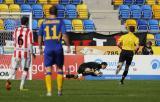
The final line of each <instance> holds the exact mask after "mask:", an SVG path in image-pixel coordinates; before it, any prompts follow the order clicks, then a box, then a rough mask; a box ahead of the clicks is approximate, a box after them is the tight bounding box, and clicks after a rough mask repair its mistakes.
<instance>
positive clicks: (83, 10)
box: [77, 4, 89, 19]
mask: <svg viewBox="0 0 160 102" xmlns="http://www.w3.org/2000/svg"><path fill="white" fill-rule="evenodd" d="M77 12H78V18H80V19H88V17H89V14H88V8H87V5H86V4H79V5H77Z"/></svg>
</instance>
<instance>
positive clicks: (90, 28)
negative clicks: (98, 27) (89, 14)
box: [83, 20, 95, 32]
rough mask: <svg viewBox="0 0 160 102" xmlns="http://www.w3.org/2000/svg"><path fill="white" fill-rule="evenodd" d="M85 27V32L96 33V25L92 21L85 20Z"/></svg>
mask: <svg viewBox="0 0 160 102" xmlns="http://www.w3.org/2000/svg"><path fill="white" fill-rule="evenodd" d="M83 25H84V30H85V31H86V32H94V31H95V25H94V22H93V21H92V20H84V21H83Z"/></svg>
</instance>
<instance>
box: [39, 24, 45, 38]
mask: <svg viewBox="0 0 160 102" xmlns="http://www.w3.org/2000/svg"><path fill="white" fill-rule="evenodd" d="M43 31H44V24H43V23H42V24H41V26H40V28H39V32H38V36H43V34H44V32H43Z"/></svg>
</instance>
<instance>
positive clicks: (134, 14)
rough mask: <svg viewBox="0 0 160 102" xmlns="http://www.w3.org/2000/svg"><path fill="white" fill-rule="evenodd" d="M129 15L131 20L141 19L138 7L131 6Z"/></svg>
mask: <svg viewBox="0 0 160 102" xmlns="http://www.w3.org/2000/svg"><path fill="white" fill-rule="evenodd" d="M130 14H131V18H133V19H140V18H141V8H140V7H139V6H138V5H131V7H130Z"/></svg>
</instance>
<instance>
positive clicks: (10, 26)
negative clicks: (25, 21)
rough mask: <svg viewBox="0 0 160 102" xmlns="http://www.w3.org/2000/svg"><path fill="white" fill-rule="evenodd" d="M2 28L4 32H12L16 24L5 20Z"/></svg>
mask: <svg viewBox="0 0 160 102" xmlns="http://www.w3.org/2000/svg"><path fill="white" fill-rule="evenodd" d="M4 27H5V29H6V30H14V29H15V28H16V22H15V21H14V20H11V19H7V20H5V22H4Z"/></svg>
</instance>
